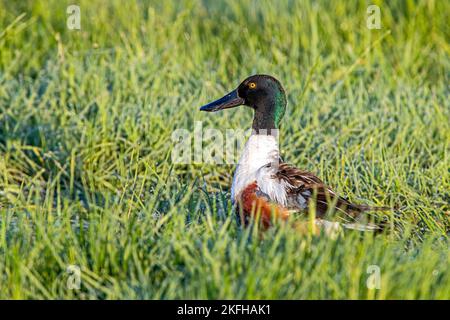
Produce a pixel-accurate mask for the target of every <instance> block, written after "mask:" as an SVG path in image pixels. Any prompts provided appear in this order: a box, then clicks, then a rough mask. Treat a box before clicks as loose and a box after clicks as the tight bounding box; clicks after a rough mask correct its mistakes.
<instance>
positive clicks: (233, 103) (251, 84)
mask: <svg viewBox="0 0 450 320" xmlns="http://www.w3.org/2000/svg"><path fill="white" fill-rule="evenodd" d="M240 105H245V106H248V107H250V108H253V109H254V110H255V116H254V118H253V125H252V128H253V129H255V130H257V131H259V130H261V129H278V128H279V127H280V122H281V119H282V118H283V116H284V113H285V111H286V94H285V92H284V89H283V87H282V86H281V84H280V82H279V81H278V80H277V79H275V78H274V77H272V76H268V75H260V74H258V75H253V76H250V77H248V78H247V79H245V80H244V81H242V83H241V84H240V85H239V87H237V89H236V90H234V91H232V92H230V93H229V94H227V95H225V96H224V97H222V98H220V99H218V100H216V101H214V102H211V103H209V104H207V105H205V106H203V107H201V108H200V110H202V111H208V112H213V111H218V110H222V109H228V108H234V107H237V106H240Z"/></svg>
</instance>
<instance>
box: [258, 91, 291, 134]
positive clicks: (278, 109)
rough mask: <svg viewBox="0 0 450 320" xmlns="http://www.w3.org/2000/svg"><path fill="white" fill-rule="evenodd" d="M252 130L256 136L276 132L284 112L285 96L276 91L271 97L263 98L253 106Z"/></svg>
mask: <svg viewBox="0 0 450 320" xmlns="http://www.w3.org/2000/svg"><path fill="white" fill-rule="evenodd" d="M254 109H255V115H254V116H253V124H252V129H253V130H254V131H255V132H256V133H258V134H269V135H270V134H271V131H272V130H274V129H275V130H278V129H279V127H280V122H281V119H282V118H283V116H284V112H285V110H286V96H285V94H284V93H283V92H282V91H278V92H277V93H276V94H274V95H273V96H265V97H264V99H262V100H261V101H259V102H257V104H256V105H255V106H254Z"/></svg>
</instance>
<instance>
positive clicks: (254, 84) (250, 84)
mask: <svg viewBox="0 0 450 320" xmlns="http://www.w3.org/2000/svg"><path fill="white" fill-rule="evenodd" d="M248 87H249V88H250V89H255V88H256V83H254V82H250V83H249V84H248Z"/></svg>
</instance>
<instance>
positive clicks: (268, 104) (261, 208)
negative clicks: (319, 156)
mask: <svg viewBox="0 0 450 320" xmlns="http://www.w3.org/2000/svg"><path fill="white" fill-rule="evenodd" d="M240 105H244V106H248V107H250V108H252V109H253V110H254V118H253V125H252V134H251V136H250V138H249V139H248V141H247V143H246V145H245V148H244V151H243V153H242V156H241V158H240V160H239V163H238V165H237V168H236V172H235V174H234V178H233V185H232V187H231V197H232V202H233V204H235V205H237V207H238V208H239V210H240V212H241V213H244V215H245V216H246V217H249V216H253V215H254V214H255V212H260V217H261V221H262V223H263V225H264V226H265V227H268V226H270V224H271V221H272V218H273V216H275V217H277V218H281V219H283V220H286V219H287V218H288V217H289V215H290V214H292V213H293V212H304V211H305V210H308V207H309V206H311V205H312V201H314V207H315V209H316V216H317V218H318V219H317V221H316V225H318V226H324V227H326V226H327V225H328V226H330V224H331V223H330V222H328V221H326V220H324V219H323V218H324V217H325V215H326V214H327V213H328V212H332V211H335V212H340V213H344V214H345V216H347V217H352V218H355V217H356V216H358V214H359V213H361V212H363V211H368V210H386V209H387V208H385V207H369V206H365V205H359V204H354V203H351V202H350V201H348V200H347V199H345V198H343V197H341V196H339V195H337V194H336V193H335V192H334V191H333V190H332V189H331V188H330V187H328V186H327V185H325V184H324V183H323V182H322V180H320V179H319V178H318V177H316V176H315V175H314V174H312V173H310V172H308V171H305V170H301V169H298V168H296V167H294V166H292V165H290V164H287V163H285V162H283V161H282V160H281V158H280V152H279V148H278V142H277V141H278V139H277V137H278V129H279V127H280V123H281V120H282V118H283V116H284V113H285V110H286V105H287V100H286V94H285V91H284V89H283V87H282V85H281V84H280V82H279V81H278V80H277V79H275V78H274V77H272V76H269V75H253V76H251V77H248V78H247V79H245V80H244V81H243V82H242V83H241V84H240V85H239V86H238V87H237V89H235V90H233V91H232V92H230V93H228V94H227V95H225V96H224V97H222V98H220V99H218V100H216V101H214V102H211V103H209V104H207V105H204V106H202V107H201V108H200V110H201V111H207V112H215V111H219V110H223V109H229V108H234V107H237V106H240ZM330 206H332V207H330ZM330 209H331V210H330ZM331 225H334V226H336V223H332V224H331ZM344 227H348V228H354V229H355V228H356V229H359V230H371V229H374V228H376V226H374V225H373V224H372V225H371V224H365V225H361V224H357V223H354V221H353V223H347V224H344Z"/></svg>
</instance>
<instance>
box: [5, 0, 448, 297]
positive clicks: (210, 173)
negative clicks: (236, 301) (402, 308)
mask: <svg viewBox="0 0 450 320" xmlns="http://www.w3.org/2000/svg"><path fill="white" fill-rule="evenodd" d="M78 3H79V5H80V8H81V30H80V31H71V30H68V28H67V27H66V19H67V14H66V8H67V6H68V5H69V4H72V3H69V2H66V1H56V0H52V1H31V0H30V1H20V2H17V1H14V2H12V1H6V0H0V7H1V8H2V10H0V253H1V254H0V298H6V299H10V298H34V299H41V298H81V299H88V298H249V299H252V298H275V299H276V298H287V299H308V298H351V299H353V298H354V299H357V298H362V299H366V298H367V299H373V298H377V299H397V298H408V299H415V298H418V299H428V298H437V299H448V298H450V295H449V292H450V275H449V272H448V266H449V258H450V253H449V248H448V234H449V230H450V221H449V214H450V208H449V202H450V182H449V179H450V160H449V144H450V130H449V129H450V128H449V127H450V125H449V124H450V108H449V90H448V83H449V81H448V80H449V61H450V60H449V58H448V55H449V49H450V46H449V27H448V13H449V9H450V8H449V7H450V5H449V4H448V2H446V1H406V0H405V1H389V2H388V1H386V2H384V1H373V2H372V1H371V2H370V3H369V2H368V1H354V2H351V3H350V2H349V3H346V2H343V1H277V2H272V1H245V2H241V1H233V0H229V1H180V2H179V1H164V2H160V1H148V2H147V1H127V2H125V3H123V2H122V1H108V2H104V1H87V0H86V1H78ZM370 4H377V5H379V6H380V8H381V18H382V28H381V29H380V30H368V29H367V28H366V16H367V14H366V9H367V6H368V5H370ZM253 73H267V74H273V75H275V76H276V77H277V78H278V79H280V80H281V81H282V83H283V84H284V86H285V88H286V90H287V93H288V100H289V105H288V111H287V113H286V116H285V121H284V123H283V126H282V131H281V135H282V138H281V147H282V152H283V155H284V158H285V159H286V160H287V161H289V162H291V163H294V164H296V165H298V166H299V167H302V168H305V169H308V170H311V171H313V172H315V173H317V174H318V175H320V176H321V177H322V178H323V179H324V180H325V181H327V182H328V183H329V184H330V185H332V186H335V187H337V189H338V190H339V191H341V192H344V193H346V194H348V195H349V197H350V198H351V199H354V200H359V199H367V200H368V203H369V204H376V205H398V206H400V208H401V210H399V211H398V212H396V214H395V215H392V216H390V217H389V221H390V222H391V228H390V229H389V230H388V232H386V234H383V235H380V236H376V237H372V236H369V235H358V234H352V233H349V234H346V235H345V236H342V237H340V238H338V239H337V240H331V239H328V238H326V237H318V238H310V237H305V236H302V235H299V234H296V233H295V232H293V231H292V230H291V229H289V228H285V227H284V226H279V227H277V228H273V229H272V230H270V231H269V232H268V233H267V234H265V235H264V238H260V237H259V236H257V235H256V234H255V232H256V231H255V230H253V229H251V228H250V229H247V230H243V229H241V228H240V227H239V226H238V225H237V223H236V221H235V219H234V217H233V214H232V212H231V204H230V203H229V189H228V188H229V185H230V183H231V175H232V172H233V166H230V165H217V166H213V165H206V164H196V165H188V166H186V165H185V166H181V165H173V164H172V163H171V161H170V154H171V150H172V143H171V134H172V132H173V131H174V130H175V129H178V128H186V129H190V130H191V129H192V128H193V127H194V122H195V121H202V122H203V127H204V128H220V129H223V130H225V129H227V128H236V129H247V128H248V127H249V124H250V121H251V114H250V112H248V110H244V109H240V110H237V109H236V110H233V111H230V112H224V113H221V114H220V115H219V114H215V115H213V116H211V115H210V114H207V115H205V114H201V113H199V112H197V110H198V106H200V105H202V104H203V103H205V102H207V101H209V100H211V99H212V98H216V97H219V96H221V95H222V94H223V93H226V92H228V91H229V90H230V89H232V88H234V87H235V86H236V85H237V84H238V83H239V81H240V80H242V79H243V78H245V77H247V76H248V75H250V74H253ZM359 201H361V200H359ZM72 264H74V265H78V266H80V267H81V271H82V287H81V290H79V291H76V290H75V291H74V290H69V289H68V288H67V286H66V282H67V279H68V274H67V272H66V269H67V267H68V265H72ZM370 265H377V266H379V267H380V269H381V279H382V283H381V289H380V290H370V289H368V288H367V286H366V285H365V283H366V279H367V278H368V276H369V274H368V273H367V268H368V266H370Z"/></svg>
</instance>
